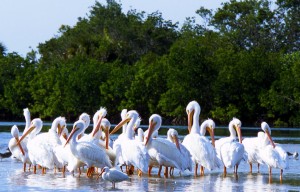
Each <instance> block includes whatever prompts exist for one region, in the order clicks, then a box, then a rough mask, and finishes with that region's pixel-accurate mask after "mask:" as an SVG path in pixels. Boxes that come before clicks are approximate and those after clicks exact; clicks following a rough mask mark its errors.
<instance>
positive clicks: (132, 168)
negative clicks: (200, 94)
mask: <svg viewBox="0 0 300 192" xmlns="http://www.w3.org/2000/svg"><path fill="white" fill-rule="evenodd" d="M133 173H134V166H133V165H131V166H130V168H129V169H128V174H129V175H133Z"/></svg>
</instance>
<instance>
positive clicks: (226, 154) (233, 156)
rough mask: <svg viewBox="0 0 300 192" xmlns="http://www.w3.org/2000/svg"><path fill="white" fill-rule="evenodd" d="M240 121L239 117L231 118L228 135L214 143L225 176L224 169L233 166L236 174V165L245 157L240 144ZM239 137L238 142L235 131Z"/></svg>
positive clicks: (243, 149) (242, 146)
mask: <svg viewBox="0 0 300 192" xmlns="http://www.w3.org/2000/svg"><path fill="white" fill-rule="evenodd" d="M241 126H242V123H241V121H240V120H239V119H237V118H233V119H232V120H231V121H230V123H229V126H228V128H229V132H230V136H229V137H225V138H221V139H218V140H217V141H216V142H215V144H216V150H217V153H218V157H219V158H220V159H221V161H222V162H223V164H224V176H226V173H227V172H226V169H227V168H232V167H234V173H235V175H236V176H237V170H238V166H239V164H240V162H241V160H242V159H245V158H246V157H244V155H245V148H244V145H243V144H242V132H241ZM235 130H236V132H237V135H238V138H239V142H237V141H236V132H235Z"/></svg>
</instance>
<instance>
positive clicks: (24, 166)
mask: <svg viewBox="0 0 300 192" xmlns="http://www.w3.org/2000/svg"><path fill="white" fill-rule="evenodd" d="M23 171H24V172H25V171H26V163H24V164H23Z"/></svg>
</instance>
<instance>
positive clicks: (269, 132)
mask: <svg viewBox="0 0 300 192" xmlns="http://www.w3.org/2000/svg"><path fill="white" fill-rule="evenodd" d="M260 126H261V129H262V130H263V131H264V132H265V133H266V134H267V137H268V138H269V140H270V142H271V144H272V146H273V148H275V144H274V142H273V139H272V137H271V129H270V127H269V125H268V123H266V122H262V123H261V125H260Z"/></svg>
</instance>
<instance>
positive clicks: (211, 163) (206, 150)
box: [182, 101, 219, 176]
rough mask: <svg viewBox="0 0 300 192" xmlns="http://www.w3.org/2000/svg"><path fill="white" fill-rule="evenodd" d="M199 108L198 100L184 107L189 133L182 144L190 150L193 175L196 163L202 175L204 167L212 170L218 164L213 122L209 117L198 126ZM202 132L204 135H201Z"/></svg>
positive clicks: (196, 167) (195, 170)
mask: <svg viewBox="0 0 300 192" xmlns="http://www.w3.org/2000/svg"><path fill="white" fill-rule="evenodd" d="M200 112H201V108H200V105H199V104H198V102H196V101H191V102H190V103H189V104H188V105H187V107H186V113H187V115H188V129H189V134H188V135H186V136H185V137H184V139H183V142H182V144H183V145H184V146H185V147H186V148H187V149H188V150H189V151H190V153H191V155H192V160H193V162H194V164H195V169H194V172H195V173H194V175H195V176H197V169H198V164H200V175H204V168H207V169H208V170H213V169H215V168H217V167H218V166H219V164H218V161H219V160H218V159H217V155H216V151H215V148H214V128H215V123H214V122H213V121H212V120H211V119H209V120H206V121H204V123H202V126H201V129H200V126H199V116H200ZM206 130H208V132H209V133H210V135H211V139H212V143H211V142H210V141H209V140H208V139H207V138H206V137H205V136H204V135H205V132H206ZM201 133H202V134H204V135H201Z"/></svg>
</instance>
